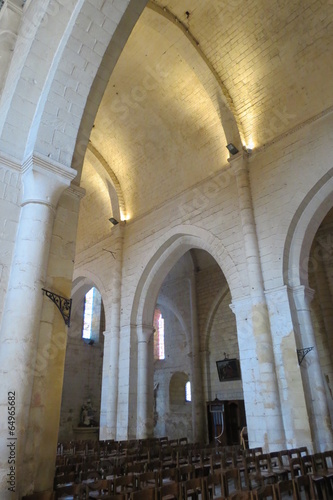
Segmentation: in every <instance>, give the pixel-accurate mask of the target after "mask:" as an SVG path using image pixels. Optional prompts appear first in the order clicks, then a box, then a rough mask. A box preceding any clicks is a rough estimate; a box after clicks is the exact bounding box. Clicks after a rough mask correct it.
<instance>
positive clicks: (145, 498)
mask: <svg viewBox="0 0 333 500" xmlns="http://www.w3.org/2000/svg"><path fill="white" fill-rule="evenodd" d="M155 498H156V491H155V488H145V489H144V490H138V491H132V493H131V495H130V499H131V500H155Z"/></svg>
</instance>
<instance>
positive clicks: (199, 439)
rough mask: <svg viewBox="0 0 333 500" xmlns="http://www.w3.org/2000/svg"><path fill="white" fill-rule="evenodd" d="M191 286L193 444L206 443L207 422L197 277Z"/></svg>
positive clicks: (192, 278) (190, 282)
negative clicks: (205, 428)
mask: <svg viewBox="0 0 333 500" xmlns="http://www.w3.org/2000/svg"><path fill="white" fill-rule="evenodd" d="M189 284H190V308H191V342H192V346H191V347H192V349H191V354H192V355H191V371H192V384H191V399H192V429H193V442H194V443H203V442H204V422H205V420H204V419H205V416H204V415H205V413H204V412H205V407H204V400H203V377H202V366H201V363H202V360H201V356H200V343H199V331H198V316H197V300H196V283H195V275H194V274H193V275H192V276H191V277H190V279H189Z"/></svg>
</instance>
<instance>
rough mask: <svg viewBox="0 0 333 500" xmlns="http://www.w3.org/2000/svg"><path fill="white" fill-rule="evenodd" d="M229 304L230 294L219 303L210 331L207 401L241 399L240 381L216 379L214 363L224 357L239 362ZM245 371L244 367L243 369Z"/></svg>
mask: <svg viewBox="0 0 333 500" xmlns="http://www.w3.org/2000/svg"><path fill="white" fill-rule="evenodd" d="M230 303H231V297H230V293H228V294H227V295H226V296H225V298H224V299H223V301H222V302H221V303H220V305H219V307H218V309H217V311H216V314H215V316H214V320H213V323H212V328H211V331H210V337H209V344H208V353H209V354H208V355H209V361H210V363H209V373H208V377H209V378H208V380H209V381H210V387H209V392H208V393H209V400H210V401H211V400H213V399H215V397H218V399H222V400H228V399H243V397H244V396H243V389H242V381H241V380H233V381H229V382H220V381H219V378H218V373H217V368H216V361H219V360H223V359H224V358H225V353H226V355H227V356H228V357H229V358H230V359H232V358H236V359H238V360H239V347H238V341H237V329H236V320H235V315H234V314H233V312H232V311H231V309H230V307H229V304H230ZM243 369H246V367H243Z"/></svg>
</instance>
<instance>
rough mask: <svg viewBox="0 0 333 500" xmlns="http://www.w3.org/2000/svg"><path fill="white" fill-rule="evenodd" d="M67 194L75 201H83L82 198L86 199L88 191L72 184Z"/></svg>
mask: <svg viewBox="0 0 333 500" xmlns="http://www.w3.org/2000/svg"><path fill="white" fill-rule="evenodd" d="M65 193H66V194H67V195H68V196H70V197H72V198H74V199H78V200H82V198H84V197H85V195H86V190H85V189H84V188H82V187H80V186H77V185H76V184H71V185H70V186H69V187H68V188H67V189H66V191H65Z"/></svg>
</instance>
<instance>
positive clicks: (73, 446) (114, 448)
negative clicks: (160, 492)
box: [57, 436, 188, 456]
mask: <svg viewBox="0 0 333 500" xmlns="http://www.w3.org/2000/svg"><path fill="white" fill-rule="evenodd" d="M187 444H188V440H187V438H186V437H183V438H180V439H170V440H169V439H168V438H167V437H166V436H164V437H161V438H147V439H139V440H138V439H131V440H123V441H115V440H106V441H96V440H80V441H65V442H59V443H58V446H57V455H58V456H62V455H75V454H76V455H79V454H80V455H91V454H94V453H97V454H99V455H100V456H108V455H113V454H115V453H123V452H124V451H128V450H141V449H142V448H147V449H151V448H152V447H161V448H163V447H165V446H184V445H187Z"/></svg>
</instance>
